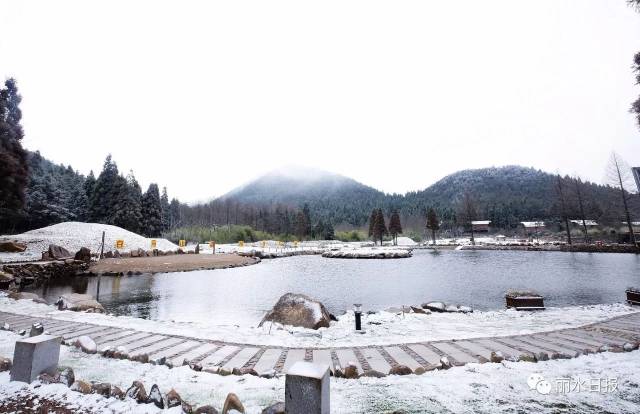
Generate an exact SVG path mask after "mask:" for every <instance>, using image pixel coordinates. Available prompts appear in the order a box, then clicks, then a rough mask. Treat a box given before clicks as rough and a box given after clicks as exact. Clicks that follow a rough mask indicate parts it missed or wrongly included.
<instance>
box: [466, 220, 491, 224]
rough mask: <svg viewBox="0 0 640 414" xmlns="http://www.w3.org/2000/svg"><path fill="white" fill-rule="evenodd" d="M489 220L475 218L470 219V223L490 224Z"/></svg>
mask: <svg viewBox="0 0 640 414" xmlns="http://www.w3.org/2000/svg"><path fill="white" fill-rule="evenodd" d="M490 223H491V220H475V221H472V222H471V224H490Z"/></svg>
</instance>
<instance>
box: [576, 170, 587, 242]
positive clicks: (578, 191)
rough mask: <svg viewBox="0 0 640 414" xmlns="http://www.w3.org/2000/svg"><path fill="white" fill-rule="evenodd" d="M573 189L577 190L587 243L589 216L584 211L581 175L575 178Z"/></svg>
mask: <svg viewBox="0 0 640 414" xmlns="http://www.w3.org/2000/svg"><path fill="white" fill-rule="evenodd" d="M573 189H574V191H575V195H576V200H577V201H578V209H579V211H580V221H581V222H582V231H583V232H584V242H585V244H586V243H588V242H589V236H588V234H587V217H586V215H585V212H584V197H583V195H582V180H581V179H580V178H579V177H574V178H573Z"/></svg>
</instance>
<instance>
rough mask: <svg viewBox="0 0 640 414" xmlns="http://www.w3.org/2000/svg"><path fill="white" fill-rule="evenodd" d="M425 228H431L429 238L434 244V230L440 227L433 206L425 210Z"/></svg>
mask: <svg viewBox="0 0 640 414" xmlns="http://www.w3.org/2000/svg"><path fill="white" fill-rule="evenodd" d="M427 229H429V230H431V240H432V242H433V245H434V246H435V245H436V231H438V230H439V229H440V222H439V221H438V216H437V215H436V211H435V210H434V209H433V208H429V211H428V212H427Z"/></svg>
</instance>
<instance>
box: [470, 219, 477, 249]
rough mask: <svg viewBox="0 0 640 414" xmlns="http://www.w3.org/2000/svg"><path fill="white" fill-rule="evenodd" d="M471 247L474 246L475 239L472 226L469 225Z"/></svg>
mask: <svg viewBox="0 0 640 414" xmlns="http://www.w3.org/2000/svg"><path fill="white" fill-rule="evenodd" d="M471 245H472V246H475V245H476V238H475V237H473V224H471Z"/></svg>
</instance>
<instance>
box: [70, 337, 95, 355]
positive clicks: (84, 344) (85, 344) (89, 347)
mask: <svg viewBox="0 0 640 414" xmlns="http://www.w3.org/2000/svg"><path fill="white" fill-rule="evenodd" d="M75 346H77V347H78V348H80V349H82V350H83V351H84V352H86V353H87V354H95V353H96V352H98V346H97V345H96V343H95V341H94V340H93V339H91V337H89V336H86V335H83V336H81V337H79V338H78V339H76V342H75Z"/></svg>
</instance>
